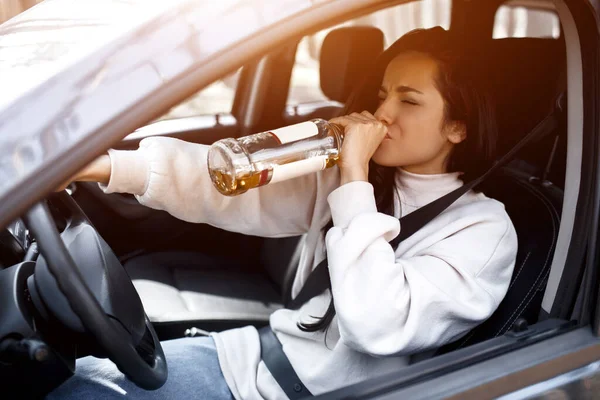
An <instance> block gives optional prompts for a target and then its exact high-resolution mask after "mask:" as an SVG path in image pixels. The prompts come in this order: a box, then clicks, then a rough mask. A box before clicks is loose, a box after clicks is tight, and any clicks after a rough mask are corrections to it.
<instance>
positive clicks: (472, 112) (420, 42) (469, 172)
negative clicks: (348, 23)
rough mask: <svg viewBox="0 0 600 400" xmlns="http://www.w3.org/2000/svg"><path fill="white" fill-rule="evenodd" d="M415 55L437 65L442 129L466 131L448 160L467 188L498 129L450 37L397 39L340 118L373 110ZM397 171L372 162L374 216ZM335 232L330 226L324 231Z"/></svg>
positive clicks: (424, 34)
mask: <svg viewBox="0 0 600 400" xmlns="http://www.w3.org/2000/svg"><path fill="white" fill-rule="evenodd" d="M408 51H415V52H419V53H424V54H426V55H428V56H430V57H431V58H433V59H434V60H435V61H436V62H437V65H438V76H437V78H436V87H437V89H438V90H439V92H440V93H441V95H442V97H443V99H444V104H445V110H444V123H445V124H446V123H450V122H459V123H462V124H464V126H465V128H466V133H467V135H466V139H465V140H463V141H462V142H461V143H459V144H456V145H455V146H454V147H453V149H452V152H451V154H450V158H449V160H448V172H462V175H461V179H462V180H463V181H464V182H468V181H470V180H472V179H474V178H476V177H478V176H479V175H480V174H482V173H483V172H485V170H486V169H487V168H488V167H489V166H490V164H491V162H492V161H493V157H494V155H495V154H494V152H495V147H496V137H497V125H496V118H495V113H494V107H493V106H492V101H491V99H490V97H489V95H488V93H487V91H486V90H485V86H484V84H483V82H481V81H479V82H478V81H477V80H476V77H478V76H481V74H475V73H473V72H474V69H473V68H474V65H472V63H471V60H469V57H467V56H466V55H465V54H462V53H461V51H460V49H459V47H458V46H457V45H456V44H454V43H453V40H452V38H451V34H450V32H448V31H446V30H444V29H442V28H440V27H435V28H431V29H416V30H413V31H411V32H409V33H407V34H406V35H404V36H402V37H401V38H400V39H398V40H397V41H396V42H395V43H394V44H392V46H390V48H388V49H387V50H386V51H384V52H383V53H382V54H381V55H380V56H379V57H378V58H377V60H376V62H375V64H374V67H373V68H372V70H371V71H370V73H368V74H367V76H366V78H365V80H364V81H363V82H362V84H361V85H360V86H359V87H358V90H356V91H355V92H354V93H353V94H352V95H351V97H350V99H349V100H348V102H347V103H346V107H345V110H344V112H343V114H342V115H347V114H349V113H351V112H360V111H363V110H368V111H370V112H371V113H374V112H375V110H376V108H377V101H378V97H377V96H378V90H379V87H380V85H381V81H382V79H383V75H384V73H385V69H386V68H387V66H388V64H389V63H390V62H391V61H392V60H393V59H394V58H396V56H398V55H399V54H401V53H404V52H408ZM395 170H396V168H395V167H383V166H380V165H377V164H376V163H374V162H373V161H371V162H370V164H369V182H371V184H372V185H373V187H374V190H375V201H376V204H377V210H378V211H379V212H381V213H385V214H388V215H394V195H393V190H394V175H395ZM332 226H333V222H332V221H330V222H329V223H328V224H327V226H326V227H325V228H324V229H325V232H327V231H328V230H329V229H330V228H331V227H332ZM334 316H335V306H334V300H333V297H332V299H331V302H330V304H329V307H328V309H327V311H326V312H325V315H323V316H322V317H321V318H319V319H318V320H317V321H316V322H314V323H298V327H299V328H300V329H301V330H302V331H305V332H316V331H326V330H327V328H328V327H329V325H330V324H331V321H332V320H333V317H334Z"/></svg>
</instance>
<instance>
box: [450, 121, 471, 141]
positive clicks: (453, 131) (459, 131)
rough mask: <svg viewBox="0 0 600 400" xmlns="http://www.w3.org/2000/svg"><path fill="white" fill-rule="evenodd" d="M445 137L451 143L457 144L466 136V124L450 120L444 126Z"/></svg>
mask: <svg viewBox="0 0 600 400" xmlns="http://www.w3.org/2000/svg"><path fill="white" fill-rule="evenodd" d="M446 137H447V138H448V140H449V141H450V143H452V144H459V143H460V142H462V141H463V140H465V139H466V138H467V126H466V125H465V123H464V122H461V121H452V122H450V123H449V124H448V125H447V126H446Z"/></svg>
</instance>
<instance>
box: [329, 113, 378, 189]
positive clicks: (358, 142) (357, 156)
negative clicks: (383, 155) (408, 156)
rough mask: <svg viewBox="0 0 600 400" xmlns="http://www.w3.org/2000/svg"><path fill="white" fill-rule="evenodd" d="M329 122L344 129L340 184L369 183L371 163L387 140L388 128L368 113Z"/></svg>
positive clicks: (339, 163) (338, 118)
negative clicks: (385, 139)
mask: <svg viewBox="0 0 600 400" xmlns="http://www.w3.org/2000/svg"><path fill="white" fill-rule="evenodd" d="M329 122H331V123H334V124H338V125H341V126H343V127H344V142H343V144H342V150H341V155H340V161H338V167H339V168H340V174H341V183H340V184H341V185H343V184H345V183H348V182H352V181H359V180H361V181H367V180H368V177H369V161H370V160H371V157H373V154H375V151H377V148H378V147H379V145H380V144H381V142H382V141H383V139H384V138H385V136H386V134H387V132H388V128H387V126H386V125H385V124H384V123H382V122H380V121H378V120H377V118H375V117H374V116H373V115H372V114H371V113H370V112H368V111H363V112H361V113H360V114H359V113H352V114H350V115H346V116H343V117H337V118H333V119H331V120H330V121H329Z"/></svg>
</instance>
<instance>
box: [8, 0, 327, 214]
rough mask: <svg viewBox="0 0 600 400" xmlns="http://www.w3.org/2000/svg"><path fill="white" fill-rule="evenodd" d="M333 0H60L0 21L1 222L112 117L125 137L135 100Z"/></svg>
mask: <svg viewBox="0 0 600 400" xmlns="http://www.w3.org/2000/svg"><path fill="white" fill-rule="evenodd" d="M332 2H333V0H261V1H254V0H251V1H249V0H225V1H219V2H217V1H211V0H204V1H198V0H169V1H168V2H166V1H164V0H128V1H122V0H88V1H86V2H75V1H72V0H54V1H52V2H42V3H40V4H38V5H36V6H34V7H33V8H31V9H29V10H27V11H26V12H24V13H22V14H20V15H18V16H16V17H15V18H12V19H10V20H8V21H6V22H5V23H4V24H2V25H0V88H2V89H1V90H0V205H1V208H0V225H4V224H6V223H7V222H8V221H5V220H4V218H3V216H4V214H5V211H7V210H9V209H11V208H12V207H13V206H14V207H21V206H22V203H23V201H25V202H27V200H28V198H29V197H27V194H28V193H29V196H31V195H32V194H33V193H34V192H33V189H27V187H28V186H31V185H32V184H34V182H37V181H36V180H35V179H34V178H35V177H36V174H37V175H39V174H42V175H43V174H44V173H45V170H46V169H48V168H50V167H53V168H62V169H63V170H64V169H65V168H69V165H71V164H73V163H74V162H76V161H74V160H73V159H71V160H68V159H69V156H70V153H71V152H72V151H73V150H74V149H75V148H77V147H79V148H81V147H82V146H92V145H94V141H93V140H92V139H91V138H96V136H98V134H100V135H102V133H103V132H102V131H103V130H104V131H106V130H107V126H109V125H111V124H115V121H116V120H120V121H121V122H122V123H121V124H120V125H119V126H118V127H115V126H112V132H113V133H114V131H115V130H117V131H120V132H119V135H120V137H121V138H122V137H124V136H125V135H126V134H127V133H130V132H132V131H133V130H134V129H136V128H137V127H139V126H140V125H141V124H143V123H145V122H148V121H149V119H147V120H137V121H136V112H135V107H136V106H138V105H139V104H140V103H143V102H146V107H150V106H148V102H150V103H151V102H152V98H153V97H154V96H155V95H156V93H157V92H159V91H160V90H162V89H164V87H165V86H169V85H176V84H177V81H178V80H179V79H180V78H181V77H182V76H188V77H189V75H190V74H192V75H194V74H195V78H196V79H195V81H194V82H195V83H196V82H197V83H198V86H196V89H198V88H199V87H201V86H202V85H201V83H203V82H204V84H208V83H210V82H211V81H212V80H214V79H216V78H218V77H219V75H215V74H217V73H220V74H221V75H222V74H224V73H226V72H228V71H213V72H214V73H213V74H212V76H210V74H206V73H204V74H202V72H203V67H206V66H207V65H209V64H210V62H211V61H213V60H215V59H219V57H220V58H221V60H220V62H221V65H223V64H224V65H230V69H231V70H234V69H236V68H238V67H239V65H234V64H233V63H232V62H229V63H227V60H222V58H223V57H224V50H225V49H230V50H231V49H236V51H239V52H242V51H244V50H246V49H243V48H242V47H243V46H240V43H242V42H244V41H245V40H248V39H249V38H251V37H253V36H255V35H257V32H261V31H263V30H264V29H265V28H268V27H270V26H272V25H276V24H277V23H280V22H281V21H282V20H284V19H286V18H288V17H291V16H294V15H296V14H299V13H301V12H303V11H306V10H308V9H311V8H315V7H319V6H322V5H324V4H327V3H332ZM280 25H281V24H280ZM263 41H265V40H263ZM254 48H256V46H254ZM237 49H240V50H237ZM188 86H189V84H188ZM171 87H172V86H171ZM192 89H194V88H192ZM179 92H181V90H180V91H179ZM190 94H191V93H190ZM163 97H164V96H163ZM181 100H182V99H181ZM153 106H154V107H157V105H156V104H154V105H153ZM138 110H139V109H138ZM137 114H140V113H139V112H138V113H137ZM118 116H120V117H124V116H125V117H126V118H117V117H118ZM113 137H115V136H114V135H113ZM112 141H113V142H114V139H113V140H112ZM98 143H105V142H102V141H97V142H96V143H95V144H96V146H97V145H98ZM106 147H108V146H107V145H105V146H104V148H106ZM58 164H61V166H59V165H58ZM35 184H38V185H39V184H43V181H39V182H37V183H35ZM17 188H19V189H20V190H19V193H22V196H16V195H15V193H14V192H15V189H17ZM24 189H26V190H24ZM23 190H24V191H23ZM15 196H16V197H15ZM19 197H20V198H19ZM9 203H10V204H9Z"/></svg>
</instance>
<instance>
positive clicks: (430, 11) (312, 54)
mask: <svg viewBox="0 0 600 400" xmlns="http://www.w3.org/2000/svg"><path fill="white" fill-rule="evenodd" d="M450 8H451V0H422V1H414V2H411V3H404V4H400V5H398V6H395V7H391V8H387V9H384V10H380V11H377V12H375V13H373V14H370V15H366V16H363V17H360V18H357V19H355V20H351V21H348V22H345V23H343V24H340V25H337V26H334V27H331V28H328V29H325V30H322V31H320V32H317V33H316V34H314V35H310V36H306V37H304V38H303V39H302V40H301V41H300V43H299V45H298V50H297V52H296V63H295V64H294V69H293V71H292V78H291V81H290V90H289V93H288V101H287V104H288V106H290V107H293V106H296V105H299V104H305V103H311V102H320V101H328V99H327V97H326V96H325V95H324V94H323V92H322V91H321V86H320V80H319V54H320V51H321V44H322V43H323V40H324V39H325V36H327V33H329V32H330V31H331V30H333V29H335V28H338V27H340V26H356V25H370V26H376V27H378V28H379V29H381V30H382V31H383V33H384V37H385V46H386V47H387V46H389V45H390V44H392V43H393V42H394V41H395V40H396V39H398V38H399V37H400V36H402V35H404V34H405V33H406V32H408V31H411V30H413V29H416V28H431V27H434V26H438V25H439V26H442V27H444V28H445V29H449V28H450Z"/></svg>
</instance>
